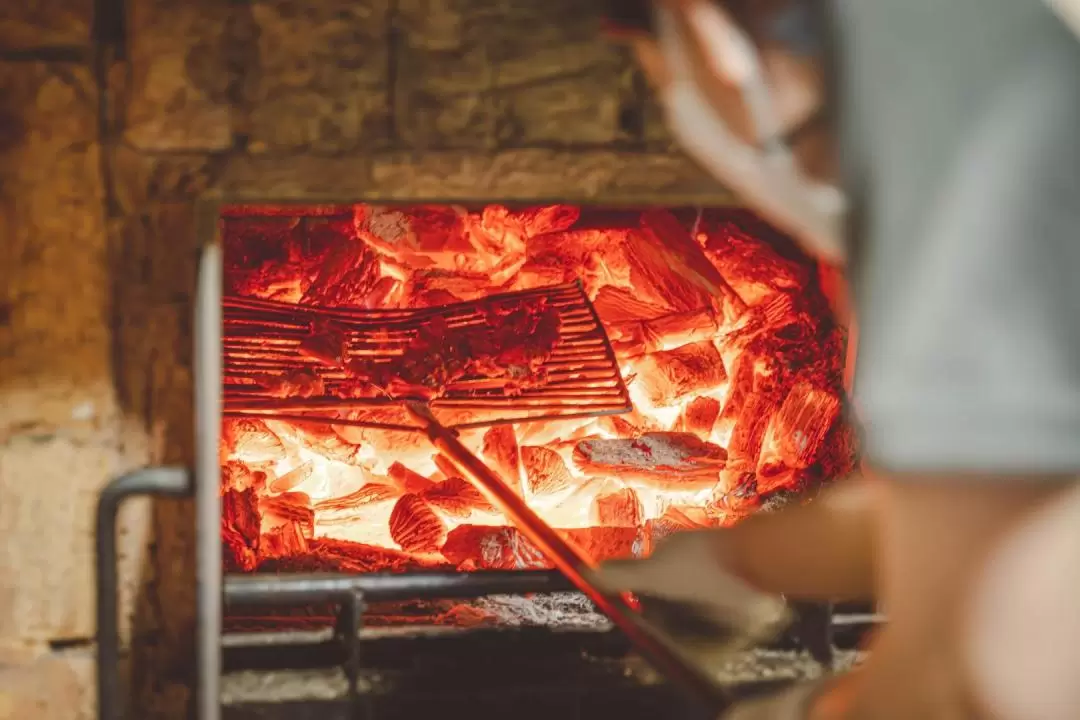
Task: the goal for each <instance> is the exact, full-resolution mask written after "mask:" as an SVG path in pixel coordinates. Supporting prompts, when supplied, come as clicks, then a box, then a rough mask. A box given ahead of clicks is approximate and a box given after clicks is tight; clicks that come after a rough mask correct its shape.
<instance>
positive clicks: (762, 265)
mask: <svg viewBox="0 0 1080 720" xmlns="http://www.w3.org/2000/svg"><path fill="white" fill-rule="evenodd" d="M774 233H775V231H774V230H772V229H771V228H768V227H766V226H764V224H761V226H759V227H756V228H754V229H753V230H752V231H750V232H748V231H747V230H746V229H743V228H740V227H738V226H737V225H736V223H734V222H730V221H729V222H726V223H725V224H724V226H722V227H721V228H719V229H718V230H716V231H713V232H711V233H709V236H708V240H707V241H706V252H707V253H708V255H709V257H710V259H711V260H712V261H713V264H714V265H715V266H716V267H717V268H719V269H720V270H721V272H723V274H724V277H725V278H726V279H727V280H728V282H730V283H731V285H732V287H734V288H735V289H736V290H738V292H739V296H740V297H742V298H743V299H744V300H746V302H748V303H750V304H754V303H756V302H757V301H758V300H759V299H760V298H762V297H764V296H767V295H771V294H773V293H775V292H777V291H778V290H781V291H783V290H787V291H795V290H798V289H800V288H803V287H805V286H806V283H807V280H808V273H807V270H806V269H805V268H804V267H801V266H800V265H799V264H797V263H795V262H793V261H791V260H787V259H784V258H783V257H781V255H780V254H779V253H777V252H776V251H775V250H773V249H772V247H771V246H770V244H769V243H768V242H762V238H765V237H768V236H770V235H772V234H774Z"/></svg>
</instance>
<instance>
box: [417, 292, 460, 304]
mask: <svg viewBox="0 0 1080 720" xmlns="http://www.w3.org/2000/svg"><path fill="white" fill-rule="evenodd" d="M459 302H461V298H459V297H458V296H457V295H454V294H453V293H451V292H449V291H447V290H421V291H419V292H418V293H416V295H414V296H413V301H412V303H411V305H412V306H413V307H418V308H428V307H442V306H443V305H453V304H454V303H459Z"/></svg>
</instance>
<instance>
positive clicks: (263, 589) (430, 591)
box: [224, 570, 574, 607]
mask: <svg viewBox="0 0 1080 720" xmlns="http://www.w3.org/2000/svg"><path fill="white" fill-rule="evenodd" d="M573 589H574V586H573V585H572V584H571V583H570V582H569V581H568V580H567V579H566V578H565V577H564V576H563V575H562V574H561V573H559V572H556V571H553V570H552V571H544V570H539V571H514V572H499V571H490V572H479V573H448V572H430V573H429V572H413V573H372V574H365V575H346V574H337V573H317V574H303V575H262V574H254V575H227V576H226V577H225V593H224V595H225V604H226V605H229V606H232V607H236V606H265V605H292V604H310V603H318V602H341V601H342V600H343V599H344V598H346V597H348V596H350V595H351V594H353V593H361V594H362V595H363V596H364V598H365V599H366V600H367V601H368V602H394V601H398V600H435V599H457V598H474V597H483V596H486V595H524V594H528V593H550V592H563V591H568V590H573Z"/></svg>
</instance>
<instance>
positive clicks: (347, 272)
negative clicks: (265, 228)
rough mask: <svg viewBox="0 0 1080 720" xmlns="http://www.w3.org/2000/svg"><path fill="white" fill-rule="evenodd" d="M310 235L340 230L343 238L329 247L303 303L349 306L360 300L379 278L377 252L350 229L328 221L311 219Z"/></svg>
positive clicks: (309, 225)
mask: <svg viewBox="0 0 1080 720" xmlns="http://www.w3.org/2000/svg"><path fill="white" fill-rule="evenodd" d="M308 228H309V229H308V233H309V235H317V234H320V233H323V234H326V233H331V232H335V231H336V232H338V233H340V234H341V236H342V237H341V240H340V241H339V242H338V243H337V244H336V245H335V246H334V247H333V248H332V249H331V250H330V252H329V253H328V254H327V256H326V258H325V259H324V260H323V262H322V263H321V265H320V267H319V272H318V274H317V275H316V276H315V279H314V280H313V281H312V283H311V287H309V288H308V290H307V292H306V293H304V297H303V299H302V300H301V303H302V304H304V305H319V306H323V307H350V306H353V307H354V306H356V305H358V304H359V303H360V301H361V300H362V299H363V297H364V296H365V295H367V293H369V292H370V291H371V289H372V288H373V287H374V286H375V283H376V282H377V281H378V279H379V261H378V257H377V256H376V255H375V253H374V251H372V250H371V248H369V247H368V246H367V245H366V244H364V243H363V242H361V241H360V240H359V239H358V238H356V236H355V231H354V230H353V229H352V228H351V227H348V228H345V227H338V226H337V225H336V224H333V223H329V222H313V221H310V220H309V221H308Z"/></svg>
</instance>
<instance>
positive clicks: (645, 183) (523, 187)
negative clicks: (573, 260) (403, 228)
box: [372, 149, 732, 206]
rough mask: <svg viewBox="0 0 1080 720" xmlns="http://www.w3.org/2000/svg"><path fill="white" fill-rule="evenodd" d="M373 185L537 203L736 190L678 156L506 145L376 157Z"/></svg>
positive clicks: (718, 195) (702, 196)
mask: <svg viewBox="0 0 1080 720" xmlns="http://www.w3.org/2000/svg"><path fill="white" fill-rule="evenodd" d="M372 187H373V188H374V190H373V192H374V193H375V195H376V196H377V197H379V198H385V199H398V200H424V199H429V200H430V199H452V200H456V199H471V200H492V201H499V200H506V201H521V202H536V201H542V200H549V199H557V200H563V201H568V202H597V203H641V204H662V205H707V206H722V205H727V204H729V203H730V202H731V200H732V198H731V194H730V193H729V192H728V191H726V190H725V189H724V188H722V187H720V186H719V185H717V184H716V183H715V182H713V181H712V180H711V179H710V178H708V177H707V176H706V175H705V174H704V173H703V172H702V171H701V170H700V169H698V168H697V166H695V165H694V164H692V163H690V162H689V161H688V160H686V159H685V158H683V157H682V156H680V155H674V154H652V155H650V154H642V153H631V152H616V151H609V150H595V151H588V152H583V151H569V150H566V151H557V150H537V149H533V150H508V151H504V152H500V153H495V154H489V155H485V154H480V153H476V152H470V151H454V152H438V153H436V152H428V153H399V154H388V155H385V156H378V157H376V158H375V160H374V165H373V168H372Z"/></svg>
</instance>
